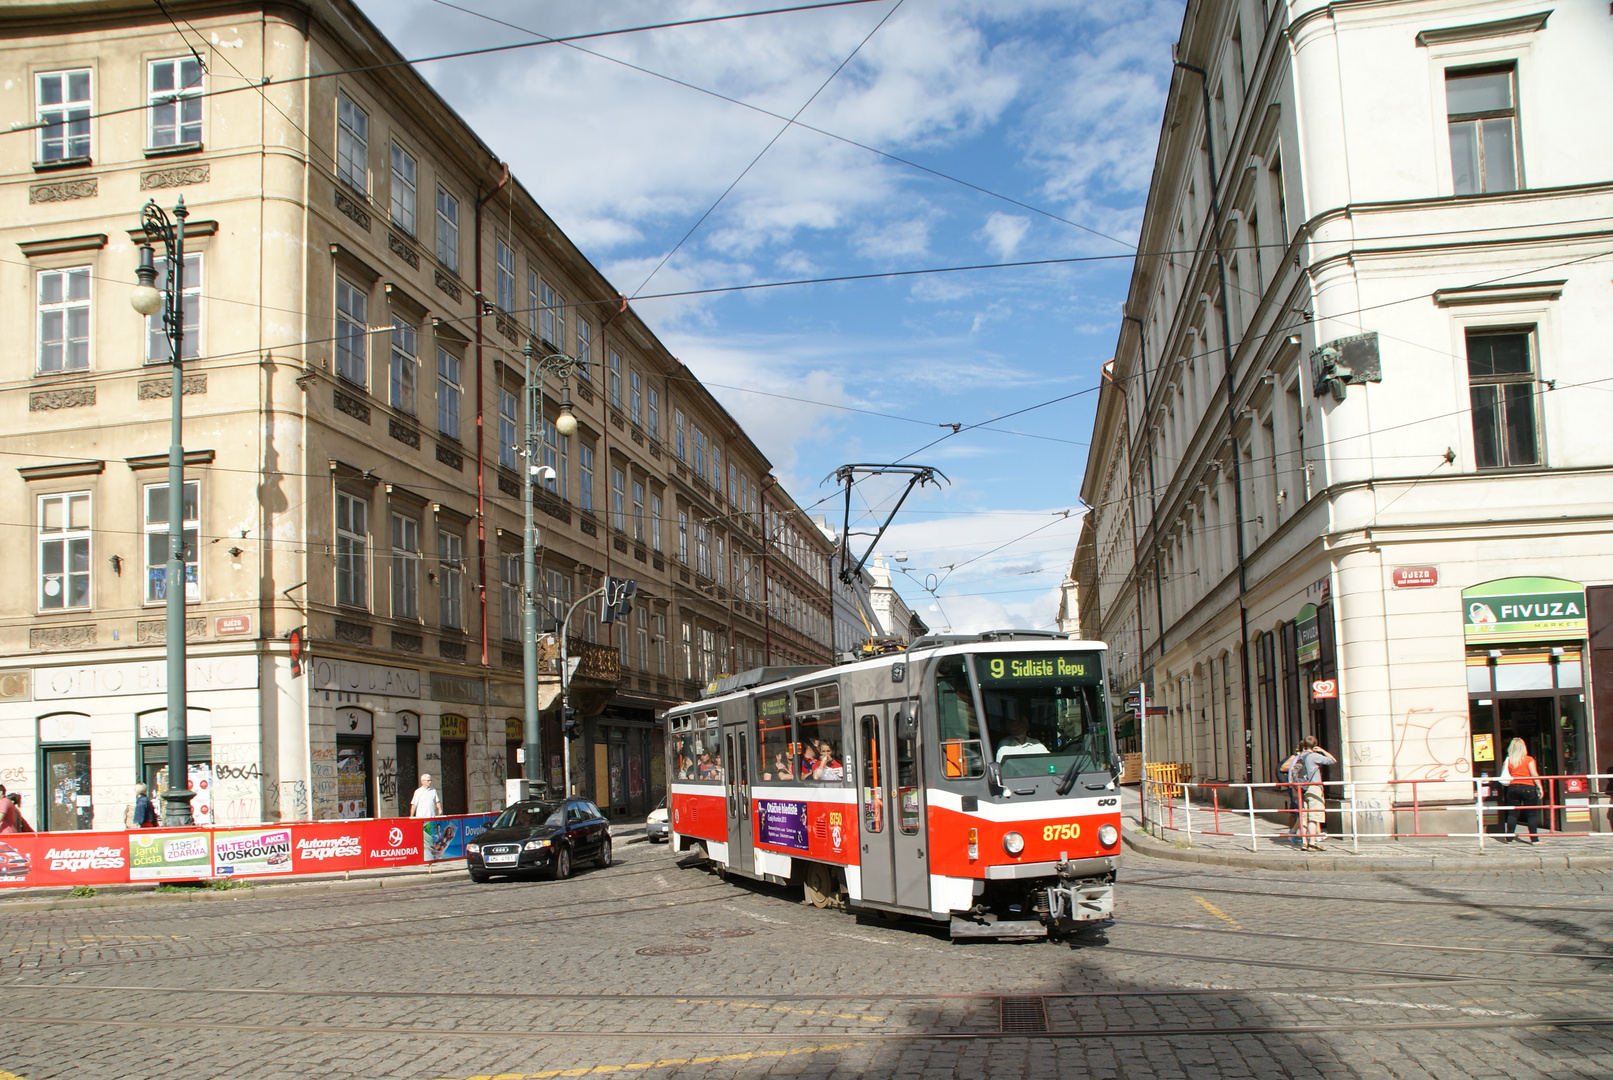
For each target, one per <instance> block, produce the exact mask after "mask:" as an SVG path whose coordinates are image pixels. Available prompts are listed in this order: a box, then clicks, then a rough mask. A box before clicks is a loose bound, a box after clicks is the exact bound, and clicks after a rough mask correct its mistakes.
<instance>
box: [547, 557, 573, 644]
mask: <svg viewBox="0 0 1613 1080" xmlns="http://www.w3.org/2000/svg"><path fill="white" fill-rule="evenodd" d="M543 603H544V610H546V611H547V612H548V613H549V617H550V618H551V619H553V620H554V628H555V629H556V630H559V629H560V624H561V623H563V622H564V621H565V619H566V612H567V611H568V610H570V608H571V578H570V577H569V576H568V575H566V574H563V573H561V572H560V571H559V570H550V571H548V572H547V573H545V575H544V593H543Z"/></svg>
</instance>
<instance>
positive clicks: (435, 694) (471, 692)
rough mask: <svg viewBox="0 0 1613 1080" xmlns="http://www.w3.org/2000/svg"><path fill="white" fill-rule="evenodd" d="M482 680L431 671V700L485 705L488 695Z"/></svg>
mask: <svg viewBox="0 0 1613 1080" xmlns="http://www.w3.org/2000/svg"><path fill="white" fill-rule="evenodd" d="M484 689H485V688H484V687H483V685H482V680H480V679H467V678H465V677H464V676H463V675H444V674H443V673H442V672H440V671H433V672H432V673H431V700H433V701H449V702H453V703H454V704H456V705H485V704H486V703H487V695H486V693H485V692H484Z"/></svg>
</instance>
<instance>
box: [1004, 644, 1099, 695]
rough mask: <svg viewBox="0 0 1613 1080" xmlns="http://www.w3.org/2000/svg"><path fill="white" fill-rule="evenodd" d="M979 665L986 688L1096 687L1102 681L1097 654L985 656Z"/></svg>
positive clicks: (1011, 654)
mask: <svg viewBox="0 0 1613 1080" xmlns="http://www.w3.org/2000/svg"><path fill="white" fill-rule="evenodd" d="M978 663H979V667H978V669H977V671H978V672H979V675H980V685H982V686H997V687H1011V686H1070V685H1076V686H1096V685H1098V683H1099V682H1100V681H1101V680H1102V665H1101V664H1100V663H1099V662H1098V654H1097V653H1095V652H1084V653H1055V654H1052V655H1049V654H1047V653H1040V654H1038V653H1010V654H1008V655H1005V656H982V657H980V658H979V661H978Z"/></svg>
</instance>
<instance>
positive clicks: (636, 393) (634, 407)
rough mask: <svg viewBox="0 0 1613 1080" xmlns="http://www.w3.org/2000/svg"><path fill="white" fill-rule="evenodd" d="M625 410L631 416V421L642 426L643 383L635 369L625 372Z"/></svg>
mask: <svg viewBox="0 0 1613 1080" xmlns="http://www.w3.org/2000/svg"><path fill="white" fill-rule="evenodd" d="M627 411H628V414H629V415H630V416H632V417H633V423H635V424H638V425H639V426H643V424H644V385H643V382H642V380H640V378H639V373H638V372H636V371H629V372H628V373H627Z"/></svg>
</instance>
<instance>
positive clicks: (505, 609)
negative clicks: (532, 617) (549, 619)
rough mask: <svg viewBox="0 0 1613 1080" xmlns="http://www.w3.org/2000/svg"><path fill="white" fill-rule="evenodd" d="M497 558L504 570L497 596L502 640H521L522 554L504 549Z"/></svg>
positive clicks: (523, 613)
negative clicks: (501, 615)
mask: <svg viewBox="0 0 1613 1080" xmlns="http://www.w3.org/2000/svg"><path fill="white" fill-rule="evenodd" d="M499 559H500V561H501V562H502V563H503V571H504V572H503V574H502V575H501V576H500V596H499V599H500V600H501V601H502V604H501V607H502V614H503V616H504V640H505V641H522V640H524V639H523V638H522V636H521V629H522V620H523V617H524V615H525V612H526V609H525V608H524V607H522V603H521V572H522V567H523V565H524V564H523V563H522V555H521V553H520V552H519V551H504V552H500V553H499Z"/></svg>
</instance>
